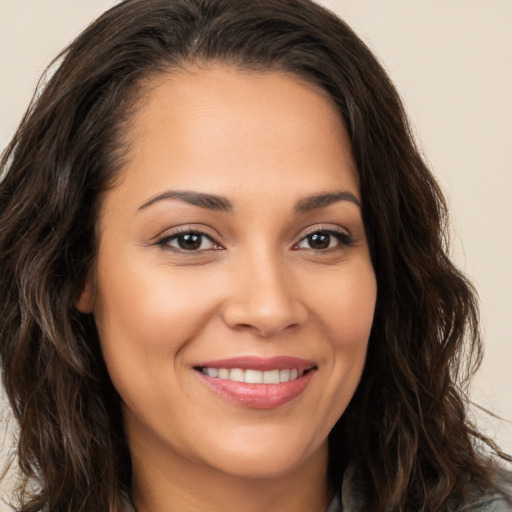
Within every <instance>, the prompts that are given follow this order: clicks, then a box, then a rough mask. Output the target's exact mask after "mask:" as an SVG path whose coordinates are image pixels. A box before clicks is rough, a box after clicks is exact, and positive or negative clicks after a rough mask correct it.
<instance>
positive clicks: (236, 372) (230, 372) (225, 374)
mask: <svg viewBox="0 0 512 512" xmlns="http://www.w3.org/2000/svg"><path fill="white" fill-rule="evenodd" d="M201 370H202V372H203V373H204V374H206V375H208V376H209V377H214V378H219V379H227V380H232V381H235V382H246V383H247V384H279V383H280V382H289V381H291V380H295V379H298V378H299V377H302V376H303V375H304V370H300V371H299V370H297V369H296V368H293V369H291V370H289V369H285V370H268V371H260V370H253V369H247V370H243V369H242V368H231V369H226V368H206V367H205V368H202V369H201Z"/></svg>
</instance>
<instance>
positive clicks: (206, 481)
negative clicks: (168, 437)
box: [131, 445, 332, 512]
mask: <svg viewBox="0 0 512 512" xmlns="http://www.w3.org/2000/svg"><path fill="white" fill-rule="evenodd" d="M131 448H132V467H133V481H132V499H133V503H134V505H135V507H136V510H137V512H172V511H176V510H186V511H194V512H268V511H269V510H272V511H273V512H292V511H294V512H296V511H301V510H303V511H308V512H325V510H326V509H327V507H328V505H329V502H330V499H331V497H332V493H331V491H330V489H329V486H328V479H327V446H322V447H321V449H320V450H319V451H318V452H316V453H315V454H314V455H313V456H312V457H310V458H309V460H306V461H304V463H303V464H301V465H300V467H298V468H295V469H293V470H292V471H289V472H286V474H283V475H272V476H266V477H261V476H259V477H257V478H256V477H254V478H251V477H248V476H243V477H241V476H238V475H233V474H229V473H225V472H222V471H219V470H217V469H216V468H212V467H211V466H207V465H203V464H201V463H197V462H193V461H190V460H186V459H184V458H183V457H180V456H179V455H177V454H176V453H169V452H167V453H165V454H164V453H162V452H161V451H160V452H159V453H158V454H151V455H156V456H149V455H150V453H148V450H147V449H148V447H146V446H144V447H143V446H135V447H134V446H133V445H132V447H131Z"/></svg>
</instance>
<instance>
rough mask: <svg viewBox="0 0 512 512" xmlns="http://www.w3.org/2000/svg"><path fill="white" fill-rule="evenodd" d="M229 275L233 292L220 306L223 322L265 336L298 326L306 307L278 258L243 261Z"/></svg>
mask: <svg viewBox="0 0 512 512" xmlns="http://www.w3.org/2000/svg"><path fill="white" fill-rule="evenodd" d="M240 267H241V268H239V269H238V271H236V272H234V273H233V274H232V275H231V277H232V278H233V281H232V283H234V285H233V287H232V290H233V293H232V294H231V295H230V297H229V299H228V300H227V301H226V302H225V305H224V308H223V319H224V322H225V323H226V324H227V325H228V326H229V327H230V328H231V329H234V330H238V331H246V332H250V333H252V334H254V335H256V336H258V337H262V338H268V337H271V336H274V335H276V334H279V333H282V332H284V331H292V330H294V329H297V328H298V327H300V326H302V325H303V324H304V323H305V322H306V320H307V317H308V310H307V307H306V305H305V303H304V302H303V301H302V299H303V296H302V293H301V290H300V286H299V283H298V282H297V279H295V278H294V277H293V275H291V274H292V273H291V272H289V271H287V270H289V269H287V268H286V264H285V263H284V262H279V261H278V258H273V259H272V258H270V257H268V256H261V257H260V258H258V259H256V258H251V260H250V261H247V260H246V261H245V262H244V263H243V264H242V265H240Z"/></svg>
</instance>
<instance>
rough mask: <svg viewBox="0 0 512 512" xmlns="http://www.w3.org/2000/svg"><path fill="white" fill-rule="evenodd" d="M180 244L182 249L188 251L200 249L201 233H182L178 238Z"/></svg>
mask: <svg viewBox="0 0 512 512" xmlns="http://www.w3.org/2000/svg"><path fill="white" fill-rule="evenodd" d="M178 245H179V246H180V248H181V249H185V250H186V251H190V250H194V249H199V247H200V246H201V235H198V234H196V233H188V234H187V235H181V236H180V237H179V238H178Z"/></svg>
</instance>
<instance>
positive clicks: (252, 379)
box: [244, 370, 267, 384]
mask: <svg viewBox="0 0 512 512" xmlns="http://www.w3.org/2000/svg"><path fill="white" fill-rule="evenodd" d="M265 373H267V372H265ZM244 380H245V382H247V383H248V384H261V383H262V382H263V372H260V371H259V370H245V379H244Z"/></svg>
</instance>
